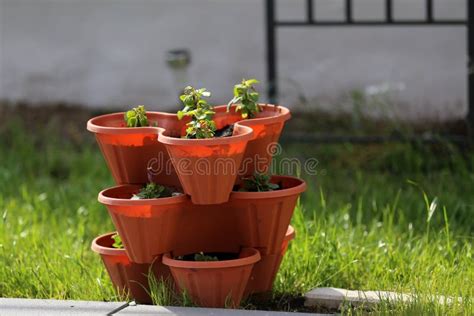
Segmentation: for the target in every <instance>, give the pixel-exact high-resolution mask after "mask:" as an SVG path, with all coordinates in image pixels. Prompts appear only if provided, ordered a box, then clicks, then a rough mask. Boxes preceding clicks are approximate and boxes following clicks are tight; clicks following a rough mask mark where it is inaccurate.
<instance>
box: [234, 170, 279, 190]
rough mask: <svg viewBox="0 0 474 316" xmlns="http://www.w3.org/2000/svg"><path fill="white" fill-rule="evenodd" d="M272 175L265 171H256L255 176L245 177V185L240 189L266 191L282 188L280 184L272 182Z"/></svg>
mask: <svg viewBox="0 0 474 316" xmlns="http://www.w3.org/2000/svg"><path fill="white" fill-rule="evenodd" d="M270 179H271V176H269V175H267V174H264V173H255V174H254V175H253V176H251V177H248V178H243V179H242V180H243V185H242V188H241V189H240V191H247V192H266V191H274V190H278V189H280V186H279V185H278V184H275V183H271V182H270Z"/></svg>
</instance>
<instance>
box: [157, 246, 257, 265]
mask: <svg viewBox="0 0 474 316" xmlns="http://www.w3.org/2000/svg"><path fill="white" fill-rule="evenodd" d="M245 250H248V251H250V252H251V254H250V255H249V256H247V257H243V258H237V259H232V260H222V261H184V260H176V259H173V257H172V256H171V253H169V252H168V253H166V254H164V255H163V259H162V260H163V261H162V262H163V264H165V265H167V266H169V267H172V268H183V269H222V268H233V267H241V266H245V265H250V264H254V263H256V262H258V261H260V259H261V256H260V251H258V250H257V249H255V248H242V249H241V250H240V252H239V254H240V253H242V252H243V251H245Z"/></svg>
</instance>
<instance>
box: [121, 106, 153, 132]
mask: <svg viewBox="0 0 474 316" xmlns="http://www.w3.org/2000/svg"><path fill="white" fill-rule="evenodd" d="M124 119H125V123H126V124H127V127H143V126H149V124H148V118H147V116H146V109H145V106H144V105H139V106H137V107H136V108H133V109H131V110H130V111H127V112H125V117H124Z"/></svg>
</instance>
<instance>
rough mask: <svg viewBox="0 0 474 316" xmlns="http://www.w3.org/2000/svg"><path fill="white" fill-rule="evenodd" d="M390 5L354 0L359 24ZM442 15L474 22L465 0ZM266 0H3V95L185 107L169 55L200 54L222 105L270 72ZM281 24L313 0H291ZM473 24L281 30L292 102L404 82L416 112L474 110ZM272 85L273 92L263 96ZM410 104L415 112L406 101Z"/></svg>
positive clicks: (416, 2)
mask: <svg viewBox="0 0 474 316" xmlns="http://www.w3.org/2000/svg"><path fill="white" fill-rule="evenodd" d="M315 1H316V2H317V4H318V6H317V8H318V11H317V12H316V16H317V17H320V18H321V17H329V18H342V16H343V12H344V8H343V3H344V1H343V0H315ZM382 2H383V1H381V0H354V3H355V5H356V9H355V12H354V14H355V17H356V18H370V17H373V16H378V17H380V18H381V17H383V12H384V11H383V6H382ZM394 2H395V3H396V6H395V16H396V17H401V16H403V17H406V18H419V17H423V3H424V1H423V0H395V1H394ZM435 3H437V4H439V5H438V6H437V7H436V8H437V9H436V12H435V13H436V15H437V16H443V17H445V18H465V14H466V13H465V8H464V0H435ZM263 5H264V1H263V0H0V45H1V46H0V98H5V99H12V100H17V99H28V100H30V101H33V102H36V101H48V100H51V101H56V100H65V101H69V102H75V103H81V104H85V105H89V106H112V105H126V104H146V105H149V107H150V108H155V109H156V108H158V106H157V105H160V106H161V108H163V107H169V106H173V105H176V104H177V101H176V92H175V90H174V86H173V79H172V76H171V73H170V70H169V69H168V68H167V66H166V63H165V60H164V59H165V53H166V51H167V50H169V49H173V48H181V47H186V48H189V49H191V51H192V58H193V62H192V66H191V67H190V76H189V77H190V83H191V84H195V85H199V86H205V87H207V88H208V89H209V90H211V91H212V92H213V93H214V98H213V100H214V101H215V102H219V103H223V102H225V101H226V100H227V99H229V98H230V93H231V86H232V84H233V83H234V82H236V81H239V80H240V79H241V78H242V77H257V78H260V79H264V76H265V34H264V20H263V17H264V13H263V9H264V6H263ZM278 9H279V10H278V16H279V17H280V18H295V19H296V18H303V17H304V1H302V0H280V1H279V7H278ZM465 37H466V32H465V30H464V29H463V28H454V27H435V28H425V27H421V28H401V27H398V28H397V27H394V28H386V27H385V28H373V27H372V28H354V27H352V28H306V29H301V28H298V29H295V28H292V29H280V30H279V32H278V46H279V55H278V57H279V66H280V67H279V73H280V79H281V80H280V85H281V88H282V91H283V92H284V94H285V95H286V96H285V97H284V98H283V100H282V102H283V103H285V104H289V105H291V104H293V103H294V102H295V101H296V100H297V96H298V95H299V94H304V95H305V96H306V97H307V98H312V97H319V98H329V99H331V98H333V97H338V96H340V94H341V93H344V92H347V91H349V90H351V89H364V88H365V87H366V86H368V85H374V84H375V85H377V84H381V83H384V82H389V83H392V84H395V85H397V84H399V83H403V84H404V85H405V89H404V90H403V91H400V92H398V93H397V95H396V98H397V100H401V101H402V102H400V105H399V109H398V112H399V113H400V114H401V115H402V116H406V117H419V116H421V117H430V118H432V117H459V116H463V115H465V113H466V82H465V81H466V80H465V79H466V73H465V72H466V70H465V65H466V53H465V52H466V44H465ZM262 90H263V89H262ZM406 103H407V104H409V106H407V105H403V104H406Z"/></svg>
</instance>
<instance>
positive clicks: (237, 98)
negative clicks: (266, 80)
mask: <svg viewBox="0 0 474 316" xmlns="http://www.w3.org/2000/svg"><path fill="white" fill-rule="evenodd" d="M257 83H259V81H258V80H257V79H249V80H245V79H242V82H241V83H239V84H236V85H235V86H234V98H233V99H232V100H230V101H229V103H228V104H227V112H228V111H229V110H230V107H231V106H232V105H233V104H235V105H237V107H236V109H235V111H236V112H237V111H240V113H241V114H242V117H243V118H253V117H255V115H256V114H257V113H258V112H260V106H259V105H258V98H259V94H258V92H257V91H256V90H255V87H254V85H255V84H257Z"/></svg>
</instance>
